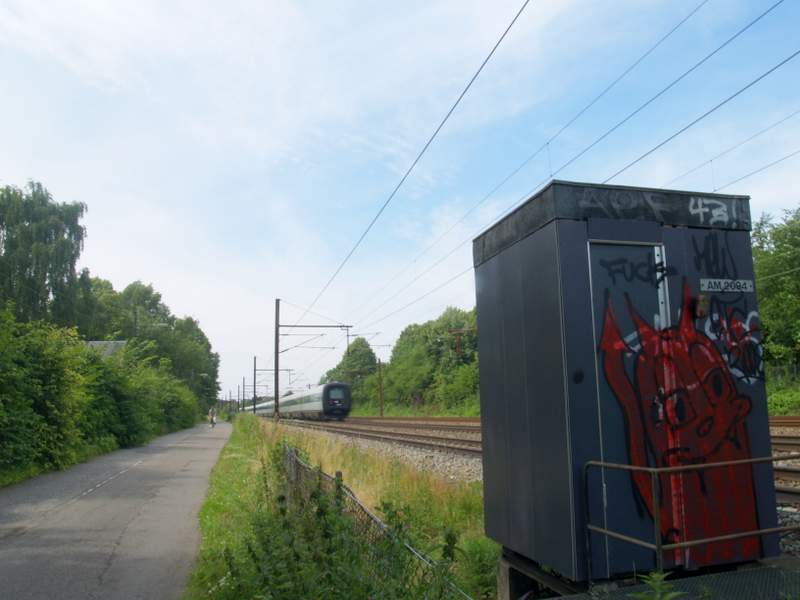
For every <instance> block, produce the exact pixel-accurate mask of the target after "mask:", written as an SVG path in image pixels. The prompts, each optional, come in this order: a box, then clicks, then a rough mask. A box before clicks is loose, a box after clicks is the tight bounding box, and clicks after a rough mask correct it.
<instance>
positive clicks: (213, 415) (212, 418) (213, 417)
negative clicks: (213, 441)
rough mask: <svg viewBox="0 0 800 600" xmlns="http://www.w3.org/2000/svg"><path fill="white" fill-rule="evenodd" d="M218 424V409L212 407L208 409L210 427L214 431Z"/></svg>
mask: <svg viewBox="0 0 800 600" xmlns="http://www.w3.org/2000/svg"><path fill="white" fill-rule="evenodd" d="M216 424H217V409H216V408H214V407H213V406H212V407H211V408H209V409H208V425H209V427H211V428H212V429H213V428H214V425H216Z"/></svg>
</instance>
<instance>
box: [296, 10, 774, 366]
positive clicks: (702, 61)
mask: <svg viewBox="0 0 800 600" xmlns="http://www.w3.org/2000/svg"><path fill="white" fill-rule="evenodd" d="M783 2H784V0H777V1H776V2H775V3H773V4H772V5H771V6H769V7H768V8H767V9H766V10H765V11H763V12H762V13H760V14H759V15H758V16H756V17H755V18H754V19H752V20H751V21H750V22H748V23H747V24H746V25H744V26H743V27H742V28H741V29H739V30H738V31H736V32H735V33H734V34H733V35H732V36H730V37H729V38H728V39H726V40H725V41H724V42H723V43H722V44H720V45H719V46H717V47H716V48H715V49H714V50H712V51H711V52H710V53H708V54H706V55H705V56H704V57H703V58H701V59H700V60H699V61H697V62H696V63H695V64H694V65H692V66H691V67H690V68H689V69H687V70H686V71H684V72H683V73H682V74H681V75H679V76H678V77H677V78H676V79H674V80H673V81H672V82H670V83H669V84H668V85H667V86H665V87H664V88H663V89H661V90H660V91H659V92H657V93H656V94H655V95H653V96H652V97H651V98H649V99H648V100H646V101H645V102H644V103H642V104H641V105H640V106H638V107H637V108H636V109H635V110H633V111H632V112H631V113H629V114H628V115H627V116H626V117H624V118H623V119H622V120H621V121H619V122H618V123H616V124H615V125H614V126H612V127H611V128H610V129H608V130H607V131H606V132H605V133H603V134H602V135H601V136H599V137H598V138H597V139H595V140H594V141H593V142H592V143H590V144H589V145H588V146H586V147H585V148H583V149H582V150H581V151H580V152H578V153H577V154H576V155H574V156H573V157H571V158H570V159H569V160H568V161H566V162H565V163H564V164H562V165H561V166H560V167H559V168H558V169H556V170H555V171H554V172H552V173H551V174H550V175H549V176H548V177H547V178H545V179H544V180H543V181H542V182H540V183H538V184H537V185H536V186H535V187H533V188H532V189H531V190H530V191H529V192H527V193H526V194H524V195H523V196H522V197H521V198H520V199H519V200H517V201H516V202H514V203H513V204H512V205H511V206H510V207H509V208H508V209H507V210H506V211H505V212H504V213H503V215H501V217H499V218H503V217H504V216H505V215H507V214H509V213H510V212H512V211H513V210H515V209H516V208H517V207H518V206H519V205H520V204H521V203H522V202H524V201H526V200H527V199H528V198H530V197H531V195H533V194H534V193H535V192H536V191H537V190H538V189H540V188H541V187H542V185H544V184H545V183H546V182H547V181H549V180H550V179H551V178H553V177H554V176H555V175H557V174H558V173H560V172H561V171H563V170H564V169H566V168H567V167H569V166H570V165H572V164H573V163H574V162H575V161H577V160H578V159H580V158H581V157H582V156H584V155H585V154H586V153H588V152H589V151H591V150H592V149H593V148H594V147H595V146H597V145H598V144H600V143H601V142H602V141H603V140H605V139H606V138H607V137H608V136H610V135H611V134H612V133H614V132H615V131H616V130H617V129H619V128H620V127H622V126H623V125H624V124H625V123H627V122H628V121H630V120H631V119H632V118H633V117H635V116H636V115H638V114H639V113H640V112H642V111H643V110H644V109H645V108H647V107H648V106H649V105H651V104H652V103H653V102H655V101H656V100H657V99H659V98H660V97H661V96H663V95H664V94H666V93H667V92H668V91H669V90H671V89H672V88H673V87H675V86H676V85H677V84H678V83H680V82H681V81H682V80H683V79H685V78H686V77H688V76H689V75H690V74H691V73H693V72H694V71H696V70H697V69H698V68H700V67H701V66H702V65H703V64H705V63H706V62H708V60H710V59H711V58H712V57H713V56H715V55H716V54H718V53H719V52H720V51H722V50H723V49H724V48H725V47H727V46H728V45H730V44H731V43H732V42H733V41H735V40H736V39H737V38H739V37H740V36H741V35H743V34H744V33H745V32H746V31H748V30H749V29H750V28H752V27H753V26H754V25H755V24H756V23H758V22H759V21H761V20H762V19H763V18H764V17H766V16H767V15H768V14H769V13H771V12H772V11H773V10H775V9H776V8H777V7H778V6H780V5H781V4H783ZM700 6H701V7H702V4H701V5H700ZM523 8H524V6H523ZM694 12H696V10H695V11H693V13H691V14H694ZM690 16H691V15H690ZM659 43H660V42H659ZM544 147H547V143H545V144H544ZM539 152H541V150H539ZM532 156H533V155H532ZM530 160H532V158H531V159H530ZM527 162H529V160H528V161H527ZM527 162H525V163H523V164H521V165H520V166H519V167H517V168H516V169H515V170H514V171H512V172H511V174H509V176H507V177H506V178H505V179H504V180H503V181H501V182H500V184H498V185H497V186H496V187H495V189H493V190H492V192H490V193H489V194H487V195H486V196H485V197H484V198H483V199H482V200H481V201H480V202H479V203H477V204H476V205H474V206H473V207H472V208H470V210H469V211H468V213H467V214H465V215H464V217H462V218H461V219H460V220H459V221H458V222H457V223H456V224H455V225H458V223H460V222H461V221H463V219H464V218H466V216H467V215H468V214H469V213H471V212H472V211H473V210H475V208H477V206H478V205H480V204H482V203H483V202H485V200H487V199H488V198H489V197H490V196H491V195H493V194H494V193H495V192H496V191H497V190H498V189H500V187H502V185H504V184H505V182H507V181H508V180H509V179H511V177H513V176H514V175H516V173H518V172H519V171H520V170H521V169H522V168H523V167H524V166H525V164H527ZM455 225H454V226H453V227H451V229H450V230H448V231H447V232H446V233H445V234H444V235H446V234H447V233H449V232H450V231H452V229H453V228H454V227H455ZM444 235H442V236H440V239H441V238H443V237H444ZM438 241H439V239H437V240H436V242H434V244H432V245H431V246H430V247H433V246H434V245H435V244H436V243H438ZM468 241H469V240H465V241H464V242H462V243H461V244H459V245H458V246H457V247H456V248H458V247H460V246H463V245H464V244H465V243H467V242H468ZM456 248H454V249H453V250H451V251H450V253H449V254H448V255H450V254H452V253H453V252H454V251H455V249H456ZM428 250H429V248H426V249H425V250H424V251H423V253H421V254H420V256H421V255H422V254H424V253H425V252H427V251H428ZM418 258H419V256H418V257H417V258H415V259H414V261H412V264H413V262H415V261H416V260H418ZM439 263H441V260H440V261H438V262H437V263H436V264H439ZM470 268H471V267H470ZM429 270H430V269H428V271H429ZM469 270H470V269H469V268H468V269H466V270H465V271H462V272H460V273H459V274H457V275H456V276H455V277H453V278H451V279H448V280H447V281H446V282H444V283H443V284H441V285H439V286H437V287H436V288H434V289H433V290H431V291H429V292H427V293H426V294H424V295H423V296H421V297H419V298H417V299H415V300H413V301H412V302H410V303H409V304H407V305H404V306H403V307H401V308H399V309H397V310H395V311H393V312H392V313H389V314H388V315H385V316H384V317H381V318H380V319H378V320H376V321H372V322H370V323H368V324H366V325H363V326H364V327H371V326H372V325H375V324H377V323H379V322H381V321H383V320H385V319H387V318H389V317H390V316H393V315H394V314H396V313H398V312H400V311H402V310H405V309H406V308H408V307H410V306H411V305H413V304H416V303H417V302H419V301H421V300H422V299H424V298H425V297H427V296H428V295H430V294H432V293H434V292H435V291H437V290H438V289H441V288H442V287H444V286H446V285H448V284H449V283H451V282H453V281H455V280H456V279H458V278H459V277H461V276H463V275H464V274H466V272H467V271H469ZM426 272H427V271H426ZM406 289H407V288H406ZM323 291H324V290H323ZM401 291H402V290H401ZM320 295H321V294H320ZM312 306H313V304H312ZM373 312H374V311H373ZM358 324H359V325H361V323H358ZM315 362H316V361H315ZM309 366H310V365H309Z"/></svg>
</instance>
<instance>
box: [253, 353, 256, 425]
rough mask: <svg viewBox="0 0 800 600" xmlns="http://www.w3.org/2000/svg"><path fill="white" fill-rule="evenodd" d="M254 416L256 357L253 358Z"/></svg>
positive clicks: (254, 411) (254, 410) (254, 402)
mask: <svg viewBox="0 0 800 600" xmlns="http://www.w3.org/2000/svg"><path fill="white" fill-rule="evenodd" d="M253 414H256V357H255V356H254V357H253Z"/></svg>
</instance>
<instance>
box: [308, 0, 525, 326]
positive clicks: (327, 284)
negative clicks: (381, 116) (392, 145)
mask: <svg viewBox="0 0 800 600" xmlns="http://www.w3.org/2000/svg"><path fill="white" fill-rule="evenodd" d="M530 1H531V0H525V1H524V2H523V3H522V6H521V7H520V9H519V10H518V11H517V13H516V15H514V18H513V19H511V22H510V23H509V24H508V26H507V27H506V28H505V30H504V31H503V34H502V35H501V36H500V38H499V39H498V40H497V42H495V44H494V46H493V47H492V49H491V50H490V51H489V54H488V55H487V56H486V58H484V59H483V62H481V64H480V66H479V67H478V70H477V71H475V74H474V75H473V76H472V77H471V78H470V80H469V81H468V82H467V85H466V86H465V87H464V89H463V90H462V91H461V93H460V94H459V95H458V98H456V101H455V102H454V103H453V105H452V106H451V107H450V109H449V110H448V111H447V113H446V114H445V116H444V118H443V119H442V120H441V122H440V123H439V125H438V126H437V127H436V129H435V130H434V131H433V133H432V134H431V136H430V137H429V138H428V140H427V141H426V142H425V144H424V145H423V146H422V149H421V150H420V151H419V153H418V154H417V156H416V158H414V160H413V161H412V162H411V165H410V166H409V167H408V169H406V171H405V173H404V174H403V176H402V177H401V178H400V181H398V182H397V184H396V185H395V187H394V188H393V189H392V191H391V193H390V194H389V196H388V197H387V198H386V200H384V202H383V204H382V205H381V207H380V208H379V209H378V212H377V213H376V214H375V216H374V217H373V218H372V220H371V221H370V222H369V224H368V225H367V227H366V229H364V231H363V232H362V233H361V235H360V236H359V238H358V239H357V240H356V243H355V244H354V245H353V247H352V248H351V249H350V251H349V252H348V253H347V255H346V256H345V257H344V259H343V260H342V261H341V263H339V266H338V267H337V268H336V270H335V271H334V272H333V275H331V276H330V278H329V279H328V281H327V282H325V285H323V286H322V289H321V290H320V291H319V292H318V293H317V295H316V296H315V297H314V300H313V301H312V302H311V304H310V305H309V307H308V310H307V311H306V312H304V313H303V315H302V316H301V317H300V319H299V320H298V321H297V323H299V322H300V321H302V320H303V318H305V315H306V314H307V313H308V311H310V310H311V309H313V308H314V306H316V304H317V302H318V301H319V299H320V298H321V297H322V294H324V293H325V291H326V290H327V289H328V287H330V285H331V283H333V281H334V280H335V279H336V277H337V276H338V275H339V273H340V272H341V270H342V269H343V268H344V266H345V265H346V264H347V262H348V261H349V260H350V258H351V257H352V256H353V254H354V253H355V251H356V250H357V249H358V247H359V246H360V245H361V242H363V241H364V238H365V237H367V234H368V233H369V232H370V230H371V229H372V227H373V226H374V225H375V223H376V222H377V221H378V219H379V218H380V216H381V215H382V214H383V211H384V210H386V207H387V206H389V203H390V202H391V201H392V200H393V199H394V197H395V196H396V195H397V192H398V191H399V190H400V188H401V187H402V186H403V184H404V183H405V181H406V179H408V176H409V175H410V174H411V172H412V171H413V170H414V167H416V166H417V163H418V162H419V161H420V159H421V158H422V156H423V155H424V154H425V152H426V151H427V150H428V148H429V147H430V145H431V144H432V143H433V140H434V139H436V136H437V135H439V132H440V131H441V130H442V128H443V127H444V125H445V123H447V121H448V120H449V119H450V116H451V115H452V114H453V112H454V111H455V109H456V107H458V105H459V104H460V103H461V100H462V99H463V98H464V96H465V95H466V94H467V92H468V91H469V89H470V88H471V87H472V84H473V83H474V82H475V80H476V79H477V78H478V76H479V75H480V74H481V72H482V71H483V68H484V67H485V66H486V64H487V63H488V62H489V60H491V58H492V56H494V53H495V51H496V50H497V48H498V47H499V46H500V44H501V43H502V42H503V40H504V39H505V38H506V36H507V35H508V32H509V31H511V28H512V27H513V26H514V24H515V23H516V22H517V19H519V17H520V15H522V12H523V11H524V10H525V8H526V7H527V6H528V4H529V3H530Z"/></svg>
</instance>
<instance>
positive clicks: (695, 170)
mask: <svg viewBox="0 0 800 600" xmlns="http://www.w3.org/2000/svg"><path fill="white" fill-rule="evenodd" d="M798 114H800V109H797V110H796V111H794V112H793V113H791V114H789V115H787V116H785V117H783V118H782V119H780V120H778V121H775V122H774V123H772V124H771V125H769V126H767V127H765V128H764V129H761V130H759V131H757V132H756V133H754V134H753V135H751V136H749V137H747V138H745V139H743V140H742V141H740V142H737V143H736V144H734V145H733V146H729V147H728V148H726V149H725V150H723V151H722V152H720V153H719V154H717V155H715V156H712V157H711V158H709V159H708V160H706V161H705V162H702V163H700V164H699V165H696V166H694V167H692V168H691V169H689V170H688V171H685V172H683V173H681V174H680V175H678V176H677V177H673V178H672V179H670V180H669V181H667V182H665V183H664V184H662V186H661V187H667V186H668V185H671V184H673V183H675V182H676V181H678V180H680V179H683V178H684V177H686V176H687V175H691V174H692V173H695V172H697V171H699V170H700V169H702V168H703V167H705V166H706V165H709V164H711V163H713V162H714V161H715V160H719V159H720V158H722V157H723V156H725V155H726V154H730V153H731V152H733V151H734V150H736V149H737V148H741V147H742V146H744V145H745V144H747V143H748V142H752V141H753V140H754V139H756V138H757V137H759V136H762V135H764V134H765V133H767V132H768V131H772V130H773V129H775V128H776V127H778V126H779V125H782V124H783V123H785V122H786V121H788V120H789V119H791V118H792V117H795V116H797V115H798Z"/></svg>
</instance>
